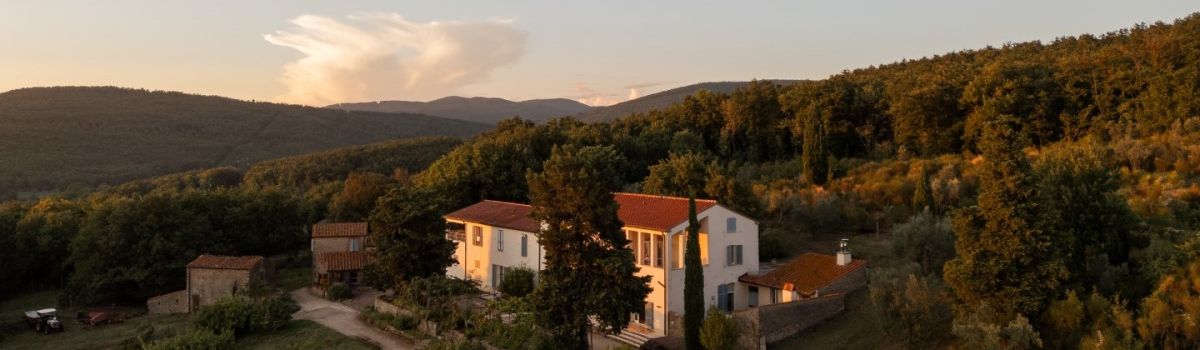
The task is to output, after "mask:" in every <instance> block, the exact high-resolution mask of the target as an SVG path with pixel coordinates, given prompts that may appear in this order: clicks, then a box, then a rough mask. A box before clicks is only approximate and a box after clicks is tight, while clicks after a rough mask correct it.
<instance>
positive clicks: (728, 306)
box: [717, 283, 733, 312]
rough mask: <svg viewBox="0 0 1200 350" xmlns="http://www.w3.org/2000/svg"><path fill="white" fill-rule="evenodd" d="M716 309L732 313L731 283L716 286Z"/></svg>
mask: <svg viewBox="0 0 1200 350" xmlns="http://www.w3.org/2000/svg"><path fill="white" fill-rule="evenodd" d="M717 309H718V310H721V311H725V312H730V311H733V283H729V284H718V285H717Z"/></svg>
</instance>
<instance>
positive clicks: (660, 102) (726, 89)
mask: <svg viewBox="0 0 1200 350" xmlns="http://www.w3.org/2000/svg"><path fill="white" fill-rule="evenodd" d="M774 81H775V82H776V83H780V84H785V85H788V84H793V83H796V82H799V81H800V80H774ZM746 83H747V82H745V81H722V82H709V83H698V84H692V85H688V86H683V87H677V88H674V89H670V90H666V91H661V92H657V93H653V94H649V95H646V96H642V97H639V98H636V99H632V100H629V101H625V102H621V103H617V104H613V105H611V106H607V107H599V108H594V109H592V110H590V111H587V112H583V113H580V114H579V115H577V118H579V120H582V121H585V122H589V123H601V122H609V121H613V120H616V119H617V118H621V117H624V116H627V115H630V114H634V113H643V112H649V111H653V110H657V109H662V108H667V107H670V106H671V105H673V104H676V103H678V102H679V101H683V98H684V97H687V96H689V95H692V94H695V93H696V92H698V91H700V90H708V91H712V92H719V93H730V92H733V90H734V89H737V88H739V87H742V86H743V85H746Z"/></svg>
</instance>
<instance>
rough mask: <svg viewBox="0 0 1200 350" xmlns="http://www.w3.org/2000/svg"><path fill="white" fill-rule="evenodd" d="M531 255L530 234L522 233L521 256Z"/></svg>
mask: <svg viewBox="0 0 1200 350" xmlns="http://www.w3.org/2000/svg"><path fill="white" fill-rule="evenodd" d="M527 256H529V235H521V257H527Z"/></svg>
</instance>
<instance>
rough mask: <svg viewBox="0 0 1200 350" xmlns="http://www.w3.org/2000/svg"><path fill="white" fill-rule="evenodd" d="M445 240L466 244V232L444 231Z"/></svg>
mask: <svg viewBox="0 0 1200 350" xmlns="http://www.w3.org/2000/svg"><path fill="white" fill-rule="evenodd" d="M446 239H449V240H452V241H456V242H466V241H467V231H466V230H446Z"/></svg>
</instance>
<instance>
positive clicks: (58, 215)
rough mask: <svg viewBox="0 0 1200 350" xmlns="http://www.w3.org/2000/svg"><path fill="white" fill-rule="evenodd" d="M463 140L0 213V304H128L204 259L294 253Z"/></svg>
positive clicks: (132, 186) (181, 178)
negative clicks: (54, 297)
mask: <svg viewBox="0 0 1200 350" xmlns="http://www.w3.org/2000/svg"><path fill="white" fill-rule="evenodd" d="M461 143H462V141H461V140H459V139H454V138H445V137H430V138H416V139H405V140H396V141H389V142H384V143H379V144H371V145H366V146H356V147H350V148H345V149H338V150H333V151H328V152H322V153H315V154H309V155H303V156H296V157H289V158H283V159H277V160H271V161H265V162H260V163H257V164H254V165H253V166H251V167H250V169H249V170H248V171H245V172H243V171H241V170H239V169H237V168H233V167H220V168H211V169H204V170H196V171H190V172H186V173H178V174H172V175H166V176H161V177H156V178H150V179H145V180H137V181H131V182H128V183H125V184H122V185H118V186H111V187H102V188H99V189H97V190H94V191H86V192H66V193H62V194H60V195H55V196H48V197H44V198H41V199H39V200H37V201H9V202H4V203H0V245H3V246H5V247H9V249H5V251H4V252H0V260H2V261H4V262H5V264H3V265H2V266H0V271H2V272H3V273H4V274H5V276H8V278H9V281H11V282H12V283H7V284H4V285H3V286H0V296H9V295H12V294H14V293H20V292H25V291H36V290H42V289H48V288H64V287H65V292H64V293H63V295H62V301H63V302H64V305H89V304H92V303H96V302H100V301H113V302H121V303H131V304H138V303H141V302H143V301H144V300H145V298H147V297H150V296H154V295H158V294H161V293H164V292H168V291H172V290H178V289H179V288H182V287H183V285H182V284H183V283H184V279H183V278H182V276H183V275H184V265H186V264H187V262H188V261H190V260H192V259H193V258H195V257H196V256H198V255H199V254H202V253H209V254H227V255H244V254H253V255H279V254H295V253H297V251H302V250H304V248H305V247H307V242H308V233H307V230H308V225H309V224H311V223H314V222H317V221H319V220H322V219H325V218H331V219H341V220H361V219H364V218H365V215H366V213H367V211H369V210H370V208H371V206H373V204H374V201H375V199H376V198H378V197H379V196H381V195H382V193H383V191H384V189H385V187H386V186H388V185H390V184H394V183H405V182H407V181H408V180H407V178H408V175H407V174H408V173H409V172H410V171H414V172H415V171H418V170H420V169H424V168H426V167H427V166H428V165H429V164H430V163H432V162H433V161H434V160H436V159H437V158H438V157H440V156H441V155H443V154H445V153H446V152H448V151H450V150H451V149H452V148H454V147H455V146H457V145H459V144H461Z"/></svg>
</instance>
